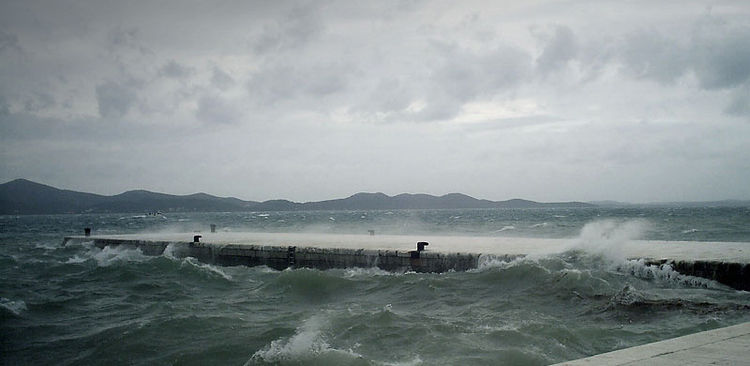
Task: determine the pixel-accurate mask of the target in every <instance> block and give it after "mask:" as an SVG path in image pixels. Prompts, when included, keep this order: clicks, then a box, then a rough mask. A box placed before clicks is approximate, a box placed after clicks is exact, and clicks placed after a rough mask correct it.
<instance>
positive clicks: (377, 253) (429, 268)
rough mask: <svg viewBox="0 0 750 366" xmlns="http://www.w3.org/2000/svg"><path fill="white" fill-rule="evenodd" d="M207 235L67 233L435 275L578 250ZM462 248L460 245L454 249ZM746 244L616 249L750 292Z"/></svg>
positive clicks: (292, 263) (194, 252)
mask: <svg viewBox="0 0 750 366" xmlns="http://www.w3.org/2000/svg"><path fill="white" fill-rule="evenodd" d="M204 235H205V238H204ZM204 235H191V234H190V233H181V234H161V235H159V234H144V235H119V236H118V235H113V236H93V237H87V236H70V237H65V239H64V242H68V241H71V240H79V241H80V240H88V241H93V243H94V245H96V246H97V247H99V248H104V247H106V246H113V247H114V246H129V247H134V248H138V249H139V250H140V251H141V252H142V253H143V254H145V255H162V254H164V253H165V252H168V253H169V255H173V256H176V257H194V258H197V259H198V260H200V261H201V262H205V263H210V264H217V265H222V266H238V265H245V266H258V265H266V266H268V267H271V268H274V269H285V268H316V269H331V268H352V267H365V268H368V267H376V268H380V269H383V270H386V271H401V272H406V271H414V272H436V273H440V272H447V271H466V270H470V269H474V268H477V267H478V266H480V265H481V263H482V261H487V260H494V261H512V260H514V259H517V258H520V257H525V256H528V255H539V254H543V253H559V252H562V251H565V250H575V246H572V247H571V244H570V243H569V242H568V241H566V240H560V239H530V238H482V237H430V238H429V241H426V240H425V241H418V238H416V237H410V236H384V237H378V238H373V237H370V236H364V235H325V234H323V235H313V234H270V233H233V234H232V235H228V234H223V235H222V234H216V235H212V234H204ZM180 238H182V240H180ZM184 238H192V239H193V240H192V241H191V240H184ZM201 238H203V240H201ZM410 243H411V245H412V247H411V248H409V245H410ZM415 243H416V245H415ZM429 243H432V244H429ZM420 244H421V245H420ZM426 246H427V247H428V248H434V249H428V248H426ZM456 248H461V249H462V251H456V250H455V249H456ZM746 248H748V245H747V243H697V242H671V243H670V242H665V243H654V242H652V241H633V242H630V243H628V244H627V245H622V246H621V247H620V248H618V250H619V252H620V253H619V254H620V255H623V256H625V257H626V258H627V259H629V260H640V261H642V262H643V263H644V264H645V265H647V266H658V267H659V268H669V269H673V270H675V271H677V272H679V273H680V274H683V275H689V276H696V277H702V278H707V279H710V280H714V281H717V282H720V283H722V284H725V285H728V286H731V287H733V288H735V289H739V290H746V291H747V290H750V267H749V266H748V264H749V263H750V258H749V255H748V253H747V249H746Z"/></svg>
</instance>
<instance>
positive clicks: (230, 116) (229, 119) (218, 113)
mask: <svg viewBox="0 0 750 366" xmlns="http://www.w3.org/2000/svg"><path fill="white" fill-rule="evenodd" d="M195 115H196V117H198V119H199V120H201V121H203V122H206V123H220V124H234V123H237V122H238V121H239V120H240V118H241V116H242V114H241V111H240V110H238V109H237V108H236V107H235V106H234V105H232V104H231V103H229V102H228V101H227V100H226V99H224V98H221V97H218V96H214V95H204V96H202V97H201V98H200V99H199V100H198V110H197V111H196V114H195Z"/></svg>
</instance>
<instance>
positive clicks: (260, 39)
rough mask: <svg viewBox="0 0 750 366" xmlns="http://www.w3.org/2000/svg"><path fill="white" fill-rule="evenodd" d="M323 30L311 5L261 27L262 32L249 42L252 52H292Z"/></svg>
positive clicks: (290, 12) (299, 7) (292, 11)
mask: <svg viewBox="0 0 750 366" xmlns="http://www.w3.org/2000/svg"><path fill="white" fill-rule="evenodd" d="M323 30H324V24H323V23H322V22H321V20H320V19H319V17H318V14H317V8H315V7H314V6H313V4H312V3H311V4H309V5H307V6H297V7H295V8H293V9H291V10H290V11H289V12H287V14H286V15H285V16H283V17H281V19H279V20H276V21H271V22H268V23H266V24H265V25H264V26H263V29H262V32H261V33H260V34H258V35H257V36H255V38H254V39H253V40H252V41H251V46H252V48H253V51H255V53H258V54H266V53H272V52H278V51H285V50H294V49H297V48H299V47H302V46H304V45H305V44H307V43H308V42H310V40H312V39H314V38H315V37H316V36H318V35H319V34H320V33H322V32H323Z"/></svg>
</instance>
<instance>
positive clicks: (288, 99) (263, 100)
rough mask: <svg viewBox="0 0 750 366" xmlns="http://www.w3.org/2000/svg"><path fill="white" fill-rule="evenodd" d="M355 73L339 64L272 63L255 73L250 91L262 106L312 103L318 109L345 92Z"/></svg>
mask: <svg viewBox="0 0 750 366" xmlns="http://www.w3.org/2000/svg"><path fill="white" fill-rule="evenodd" d="M350 72H351V71H350V70H349V68H348V67H347V66H342V65H340V64H337V63H335V62H332V63H320V64H317V63H314V64H308V63H306V62H304V61H300V62H295V63H291V64H273V63H271V64H268V65H266V66H265V67H263V68H262V69H260V70H259V71H258V72H256V73H254V74H253V75H252V77H251V79H250V81H249V82H248V84H247V89H248V91H249V93H250V95H251V96H252V98H253V99H254V102H255V103H257V104H259V105H267V104H276V103H292V102H297V101H300V99H301V100H302V101H307V102H312V103H310V104H308V106H309V107H313V108H314V107H316V104H317V103H319V102H320V101H321V100H322V99H324V98H326V97H328V96H330V95H332V94H335V93H339V92H342V91H343V90H345V89H346V87H347V77H348V75H349V73H350Z"/></svg>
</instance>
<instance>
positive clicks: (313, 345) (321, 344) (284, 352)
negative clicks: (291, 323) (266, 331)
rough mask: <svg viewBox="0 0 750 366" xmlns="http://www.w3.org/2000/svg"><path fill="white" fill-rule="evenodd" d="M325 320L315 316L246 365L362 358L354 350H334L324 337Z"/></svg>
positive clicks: (258, 352)
mask: <svg viewBox="0 0 750 366" xmlns="http://www.w3.org/2000/svg"><path fill="white" fill-rule="evenodd" d="M324 325H325V319H324V317H323V316H322V315H315V316H312V317H311V318H309V319H307V320H305V321H304V323H303V324H302V325H301V326H300V327H298V328H297V330H296V332H295V333H294V335H292V336H291V337H288V338H286V337H282V338H279V339H277V340H274V341H272V342H271V344H270V345H268V346H267V347H265V348H263V349H260V350H258V351H256V352H255V353H254V354H253V355H252V357H251V358H250V359H249V360H248V361H247V362H246V363H245V365H251V364H253V363H255V362H258V361H262V362H269V363H282V362H284V361H290V360H295V361H304V360H306V359H309V358H311V357H316V356H321V355H329V354H332V355H341V356H344V357H347V358H348V357H351V358H362V356H361V355H360V354H357V353H356V352H354V351H353V350H351V349H349V350H339V349H336V348H332V347H331V346H330V345H329V344H328V342H327V340H326V337H325V336H324V335H323V327H324Z"/></svg>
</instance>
